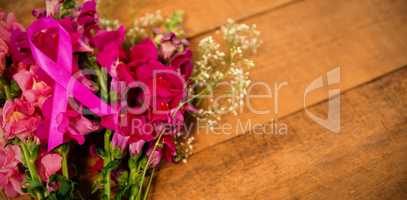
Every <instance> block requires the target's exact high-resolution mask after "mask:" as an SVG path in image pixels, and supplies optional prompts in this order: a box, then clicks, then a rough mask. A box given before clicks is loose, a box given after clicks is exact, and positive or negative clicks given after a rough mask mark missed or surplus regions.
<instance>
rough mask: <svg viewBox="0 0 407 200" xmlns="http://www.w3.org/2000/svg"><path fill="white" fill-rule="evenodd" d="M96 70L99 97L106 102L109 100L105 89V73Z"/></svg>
mask: <svg viewBox="0 0 407 200" xmlns="http://www.w3.org/2000/svg"><path fill="white" fill-rule="evenodd" d="M95 70H96V76H97V79H98V82H99V85H100V95H101V96H102V98H103V100H105V101H108V100H109V92H108V89H107V76H106V73H105V72H104V71H103V69H100V68H98V69H95Z"/></svg>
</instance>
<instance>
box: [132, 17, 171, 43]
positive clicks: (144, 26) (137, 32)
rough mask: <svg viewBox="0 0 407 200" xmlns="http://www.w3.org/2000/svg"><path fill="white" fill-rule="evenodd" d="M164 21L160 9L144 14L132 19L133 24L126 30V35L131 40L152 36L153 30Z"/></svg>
mask: <svg viewBox="0 0 407 200" xmlns="http://www.w3.org/2000/svg"><path fill="white" fill-rule="evenodd" d="M164 22H165V19H164V17H163V16H162V15H161V12H160V11H156V12H154V13H149V14H146V15H145V16H143V17H139V18H137V19H136V20H134V23H133V26H132V27H131V28H130V29H129V31H128V32H127V37H128V38H130V39H131V40H133V41H135V42H136V41H138V40H140V39H142V38H147V37H151V38H153V37H154V30H155V29H157V27H161V26H162V25H163V24H164Z"/></svg>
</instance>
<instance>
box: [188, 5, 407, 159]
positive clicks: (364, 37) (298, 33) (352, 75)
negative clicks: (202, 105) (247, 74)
mask: <svg viewBox="0 0 407 200" xmlns="http://www.w3.org/2000/svg"><path fill="white" fill-rule="evenodd" d="M406 8H407V1H404V0H394V1H380V0H349V1H325V0H312V1H311V0H310V1H304V2H298V3H296V4H292V5H290V6H287V7H284V8H281V9H278V10H274V11H273V12H269V13H266V14H263V15H260V16H256V17H254V18H250V19H248V20H245V21H244V22H245V23H250V24H253V23H254V24H257V25H258V27H259V29H260V31H261V32H262V39H263V40H264V45H263V47H262V48H261V49H260V50H259V55H258V56H257V57H256V58H255V60H256V62H257V64H258V66H257V68H255V70H253V72H252V76H251V79H252V80H254V81H262V82H264V83H267V84H268V85H270V86H271V87H272V90H273V92H274V91H276V90H274V86H275V85H281V84H282V83H284V82H286V83H287V85H286V86H283V87H282V88H281V89H280V90H279V93H278V95H279V97H278V98H276V95H275V93H273V96H272V97H271V98H263V99H252V100H251V104H252V105H253V107H254V108H256V109H259V110H264V109H269V110H270V111H271V112H270V113H268V114H263V115H259V114H256V113H253V112H250V111H249V110H248V109H247V107H245V109H244V110H243V112H241V113H240V114H239V115H238V116H233V115H227V116H225V117H224V119H223V120H222V123H223V124H226V123H229V124H232V129H231V131H229V132H228V134H221V133H219V132H217V131H209V132H208V131H207V130H206V129H205V128H201V129H199V130H198V132H197V136H196V138H197V142H196V145H195V149H196V150H195V152H199V151H201V150H203V149H205V148H208V147H209V146H212V145H215V144H217V143H220V142H223V141H226V140H228V139H230V138H233V137H234V136H236V135H239V134H241V133H244V132H245V131H248V130H244V131H241V130H239V129H237V128H236V127H239V126H238V125H236V124H238V123H240V124H247V123H249V122H250V123H251V124H264V123H266V122H269V121H271V120H272V119H276V118H279V117H282V116H286V115H288V114H290V113H293V112H295V111H298V110H301V109H303V108H304V100H303V97H304V91H305V88H306V87H307V86H308V85H309V84H310V83H311V82H312V81H313V80H314V79H316V78H318V77H319V76H321V75H324V74H325V73H326V72H328V71H330V70H331V69H333V68H335V67H337V66H340V67H341V68H340V72H341V82H340V84H339V85H338V87H339V88H340V89H341V90H342V91H345V90H348V89H350V88H353V87H355V86H357V85H360V84H362V83H365V82H367V81H370V80H372V79H374V78H376V77H378V76H380V75H382V74H385V73H387V72H389V71H392V70H394V69H397V68H398V67H400V66H404V65H406V64H407V54H406V53H405V52H407V37H406V35H407V26H405V24H406V22H407V15H406V14H405V11H406ZM328 89H330V88H329V87H324V88H321V89H320V90H317V91H315V92H313V93H311V94H310V95H308V96H307V105H306V106H308V105H312V104H315V103H317V102H320V101H322V100H325V99H326V98H327V97H328ZM251 94H266V90H265V89H264V88H262V87H258V88H254V89H253V90H252V93H251ZM276 99H278V101H279V104H278V112H277V113H275V111H276V107H275V106H274V103H275V100H276Z"/></svg>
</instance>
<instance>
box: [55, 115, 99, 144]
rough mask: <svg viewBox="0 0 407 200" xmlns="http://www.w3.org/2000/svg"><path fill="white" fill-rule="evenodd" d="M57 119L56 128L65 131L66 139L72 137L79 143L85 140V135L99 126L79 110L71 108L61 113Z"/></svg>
mask: <svg viewBox="0 0 407 200" xmlns="http://www.w3.org/2000/svg"><path fill="white" fill-rule="evenodd" d="M57 121H58V123H59V127H58V129H59V130H60V131H62V132H66V133H67V135H66V139H67V140H69V139H74V140H75V141H76V142H78V143H79V144H83V143H84V142H85V135H87V134H89V133H91V132H93V131H96V130H98V129H99V126H98V125H97V124H96V123H95V122H92V121H91V120H89V119H87V118H86V117H84V116H83V115H81V114H80V113H79V112H76V111H73V110H68V111H66V112H65V113H61V114H60V115H59V116H58V118H57Z"/></svg>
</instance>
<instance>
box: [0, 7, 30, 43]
mask: <svg viewBox="0 0 407 200" xmlns="http://www.w3.org/2000/svg"><path fill="white" fill-rule="evenodd" d="M14 29H20V30H23V29H24V28H23V26H22V25H21V24H19V23H17V20H16V17H15V16H14V14H13V13H9V14H6V13H4V12H1V11H0V39H2V40H4V41H5V42H6V43H9V42H10V40H11V31H12V30H14Z"/></svg>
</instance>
